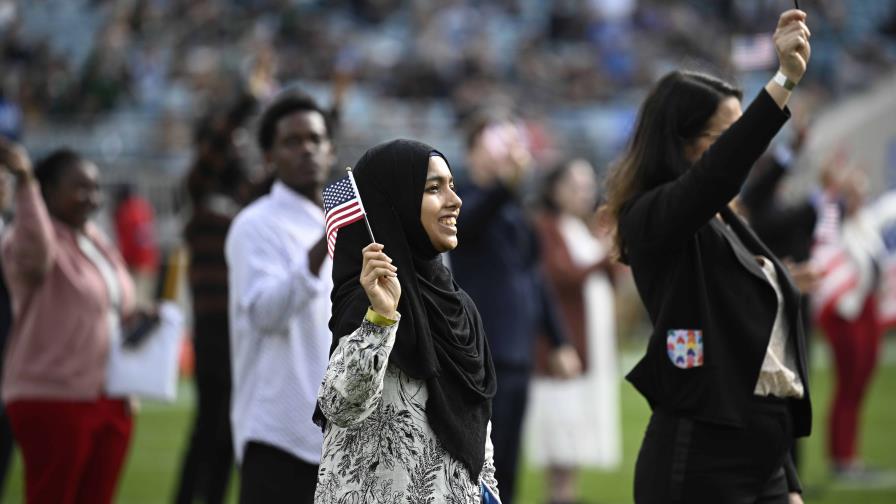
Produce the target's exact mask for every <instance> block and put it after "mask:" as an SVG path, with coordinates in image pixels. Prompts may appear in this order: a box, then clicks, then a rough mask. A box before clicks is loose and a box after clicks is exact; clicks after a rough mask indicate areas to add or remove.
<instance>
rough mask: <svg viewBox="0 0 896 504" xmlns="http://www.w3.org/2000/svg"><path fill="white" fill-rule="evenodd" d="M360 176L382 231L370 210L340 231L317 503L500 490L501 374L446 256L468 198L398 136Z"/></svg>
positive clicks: (320, 415) (319, 417)
mask: <svg viewBox="0 0 896 504" xmlns="http://www.w3.org/2000/svg"><path fill="white" fill-rule="evenodd" d="M354 174H355V179H356V182H357V186H358V191H359V192H360V194H361V198H362V200H363V203H364V207H365V209H366V210H367V216H368V219H369V220H370V225H371V227H372V229H373V234H374V236H376V238H377V241H378V243H370V239H369V237H368V234H367V230H366V229H365V225H364V223H363V222H360V221H359V222H356V223H354V224H351V225H349V226H347V227H344V228H342V229H340V230H339V233H338V238H337V240H336V246H335V252H334V257H333V285H334V287H333V294H332V301H333V313H332V317H331V318H330V330H331V331H332V332H333V334H334V335H336V336H335V337H334V342H333V345H334V348H333V350H332V352H331V357H330V364H329V366H328V368H327V373H326V375H325V377H324V381H323V384H322V385H321V388H320V392H319V394H318V405H319V411H318V412H317V413H316V414H315V420H316V421H317V422H318V423H319V424H320V425H322V426H323V427H324V445H323V454H322V457H321V465H320V471H319V473H318V486H317V495H316V497H315V502H318V503H331V502H332V503H336V502H346V500H345V499H348V502H366V503H386V502H389V503H391V502H399V501H401V502H404V501H406V500H410V501H412V502H418V501H421V502H452V503H464V504H466V503H479V502H483V496H482V493H481V492H483V490H484V489H485V488H486V487H487V488H488V489H489V490H490V492H491V493H493V494H495V495H496V494H497V482H496V481H495V479H494V470H495V469H494V465H493V463H492V453H491V452H492V445H491V441H490V439H489V429H490V423H489V418H490V416H491V400H492V396H493V395H494V393H495V377H494V369H493V367H492V361H491V355H490V353H489V350H488V344H487V343H486V339H485V334H484V331H483V329H482V323H481V321H480V318H479V313H478V312H477V311H476V307H475V305H473V302H472V301H471V300H470V298H469V296H467V294H466V293H465V292H464V291H462V290H461V289H460V288H459V287H458V286H457V284H456V283H455V282H454V279H453V277H452V276H451V272H450V271H449V270H448V269H447V268H446V267H445V266H444V265H443V263H442V260H441V253H443V252H447V251H449V250H452V249H453V248H455V247H456V246H457V228H456V223H457V216H458V213H459V212H460V208H461V200H460V198H459V197H458V196H457V194H455V193H454V181H453V178H452V176H451V171H450V169H449V167H448V162H447V161H446V160H445V157H444V156H443V155H442V154H441V153H439V152H438V151H436V150H435V149H433V148H432V147H430V146H428V145H425V144H422V143H419V142H414V141H410V140H395V141H392V142H388V143H385V144H382V145H378V146H376V147H374V148H372V149H370V150H368V151H367V152H366V153H365V154H364V155H363V156H362V157H361V159H360V160H359V161H358V163H357V165H356V166H355V169H354ZM386 251H388V255H387V254H386Z"/></svg>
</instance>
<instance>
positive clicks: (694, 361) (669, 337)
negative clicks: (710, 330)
mask: <svg viewBox="0 0 896 504" xmlns="http://www.w3.org/2000/svg"><path fill="white" fill-rule="evenodd" d="M666 354H668V355H669V360H670V361H672V364H674V365H675V367H678V368H681V369H690V368H695V367H699V366H702V365H703V331H699V330H696V329H669V332H667V333H666Z"/></svg>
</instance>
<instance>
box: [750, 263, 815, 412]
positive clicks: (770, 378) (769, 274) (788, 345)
mask: <svg viewBox="0 0 896 504" xmlns="http://www.w3.org/2000/svg"><path fill="white" fill-rule="evenodd" d="M756 259H757V260H758V261H759V263H760V265H761V266H762V272H763V273H765V277H766V278H767V279H768V282H769V283H770V284H771V285H772V287H773V288H774V289H775V295H776V296H777V298H778V311H777V313H776V315H775V323H774V325H772V335H771V338H770V339H769V342H768V348H767V349H766V351H765V360H763V361H762V368H761V369H760V371H759V380H758V381H757V382H756V389H755V390H754V391H753V393H754V394H755V395H758V396H775V397H795V398H802V397H803V394H804V393H805V390H804V387H803V382H802V380H800V375H799V373H797V372H796V369H797V367H796V349H795V348H794V345H793V343H792V342H791V341H790V338H788V337H787V335H788V334H789V327H788V325H787V318H786V317H785V316H784V295H783V294H782V293H781V286H780V285H779V283H778V272H777V271H775V265H774V264H773V263H772V262H771V261H769V260H768V259H766V258H764V257H762V256H757V257H756Z"/></svg>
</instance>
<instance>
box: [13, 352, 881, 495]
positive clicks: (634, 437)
mask: <svg viewBox="0 0 896 504" xmlns="http://www.w3.org/2000/svg"><path fill="white" fill-rule="evenodd" d="M890 339H891V340H892V338H890ZM888 343H889V344H888V345H887V348H886V350H887V351H885V352H884V354H885V355H884V357H883V362H882V365H881V367H880V368H879V371H878V373H877V376H876V377H875V380H874V383H873V385H872V387H871V390H870V392H869V397H868V399H867V402H866V408H865V410H864V416H863V419H862V434H863V435H862V439H861V452H862V453H863V454H864V455H865V458H866V460H867V462H868V463H869V464H871V465H874V466H876V467H879V468H884V469H890V470H893V471H896V435H894V433H893V429H894V426H896V404H894V402H893V401H892V400H891V394H892V391H894V390H896V341H890V342H888ZM816 348H817V349H818V350H819V351H817V352H816V358H815V359H814V361H815V362H814V371H813V375H812V378H811V384H812V387H813V388H812V390H813V396H814V400H815V412H816V422H815V433H814V435H813V436H812V437H811V438H809V439H808V441H807V442H806V444H805V446H806V449H805V451H804V453H805V456H804V459H805V464H804V468H803V474H804V476H803V483H804V484H805V486H806V495H805V500H806V502H807V503H818V504H822V503H824V504H853V503H858V504H892V503H896V487H891V488H887V489H876V490H872V489H866V490H846V489H841V488H838V487H837V486H836V485H834V484H832V483H831V482H830V481H829V479H828V473H827V465H826V463H825V458H824V444H823V440H824V436H825V428H826V426H825V417H826V412H827V403H828V399H829V396H830V390H831V383H832V382H831V378H832V377H831V371H832V370H831V368H830V366H829V365H827V360H828V359H827V356H826V352H825V351H824V348H823V343H822V342H821V341H818V344H817V345H816ZM622 391H623V392H622V414H623V422H624V423H623V432H624V445H623V446H624V453H625V459H624V461H623V464H622V466H621V468H620V469H619V470H618V471H616V472H604V473H599V472H594V471H589V472H587V473H586V474H585V476H584V477H583V478H582V492H583V496H584V499H585V502H588V503H593V504H617V503H618V504H623V503H629V502H631V488H632V471H633V466H634V461H635V456H636V455H637V450H638V445H639V443H640V438H641V435H642V433H643V430H644V427H645V425H646V422H647V417H648V408H647V405H646V403H645V402H644V400H643V399H642V398H641V397H640V396H639V395H637V393H636V392H635V391H634V389H633V388H632V387H631V386H630V385H628V384H625V383H624V384H623V385H622ZM191 392H192V390H191V388H190V387H189V386H185V387H183V388H182V393H181V394H180V397H179V400H178V402H177V403H176V404H173V405H158V404H145V405H144V407H143V409H142V411H141V412H140V414H139V417H138V421H137V429H136V435H135V438H134V440H133V446H132V448H131V451H130V454H129V459H128V462H127V466H126V468H125V474H124V478H123V480H122V482H121V485H120V489H119V493H118V502H120V503H123V504H161V503H165V502H170V501H171V495H172V493H173V488H172V487H173V485H174V484H175V483H176V480H177V471H178V468H179V464H180V456H181V452H182V450H183V444H184V440H185V439H186V436H187V434H188V432H187V428H188V425H189V422H190V420H191V414H192V413H191V404H192V398H191ZM520 485H521V489H520V492H519V495H520V496H521V498H520V502H521V504H541V503H542V502H544V499H543V495H544V479H543V477H542V474H541V473H540V472H538V471H534V470H525V471H524V474H523V475H522V477H521V478H520ZM235 489H236V483H235V482H234V484H233V485H232V488H231V491H230V498H231V499H230V500H231V501H232V502H235V501H236V499H235V494H236V492H235ZM3 497H4V498H3V502H5V503H15V502H22V501H23V499H22V465H21V461H20V460H19V459H17V460H16V462H15V466H14V468H13V470H12V473H11V475H10V479H9V481H8V482H7V488H6V491H5V495H4V496H3Z"/></svg>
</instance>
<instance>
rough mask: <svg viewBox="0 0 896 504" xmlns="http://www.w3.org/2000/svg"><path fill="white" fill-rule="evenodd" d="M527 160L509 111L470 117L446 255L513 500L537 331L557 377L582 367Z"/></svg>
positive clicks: (505, 488) (507, 496)
mask: <svg viewBox="0 0 896 504" xmlns="http://www.w3.org/2000/svg"><path fill="white" fill-rule="evenodd" d="M530 161H531V155H530V154H529V150H528V148H527V147H526V145H525V141H524V138H523V136H522V132H521V131H520V129H519V128H518V127H517V125H516V123H515V122H514V121H513V120H512V119H511V118H510V117H509V116H508V115H502V114H500V113H488V112H485V113H481V114H479V115H478V116H477V117H474V118H473V119H472V120H471V123H470V127H469V130H468V134H467V163H468V165H467V167H468V175H469V179H470V180H469V183H468V184H467V185H465V186H461V187H459V189H458V195H459V196H460V197H461V199H463V201H464V211H463V213H462V214H461V216H460V218H459V219H458V221H457V227H458V240H459V241H460V243H463V246H461V247H458V248H457V249H455V250H454V251H452V252H451V256H450V260H451V265H452V269H453V270H454V276H455V279H456V280H457V283H458V284H459V285H460V286H461V288H463V289H464V290H465V291H467V293H468V294H469V295H470V297H471V298H473V301H474V302H475V303H476V307H477V308H478V309H479V312H480V313H481V315H482V322H483V324H484V326H485V333H486V335H487V337H488V341H489V346H490V347H491V351H492V359H493V360H494V363H495V372H496V376H497V380H498V390H497V393H496V394H495V398H494V401H493V410H492V411H493V412H492V423H493V425H494V430H493V431H492V432H493V433H492V441H493V442H494V445H495V469H496V471H497V472H496V479H497V480H498V481H499V482H500V484H501V500H502V502H504V503H505V504H512V503H513V494H514V485H515V484H516V471H517V462H518V457H519V447H520V431H521V429H522V423H523V417H524V415H525V411H526V401H527V398H528V394H529V381H530V379H531V376H532V366H533V363H534V362H533V361H534V359H533V353H534V343H535V336H536V335H537V334H538V333H539V332H540V331H542V330H543V331H544V333H545V334H546V335H547V336H548V337H549V338H550V340H551V345H552V347H553V349H554V350H552V352H551V359H550V360H551V361H552V363H553V365H554V367H555V369H556V371H557V374H558V375H559V376H560V377H563V378H570V377H573V376H576V375H577V374H578V373H579V370H580V367H581V363H580V362H579V358H578V355H577V354H576V351H575V349H574V348H573V347H572V346H571V345H570V344H569V343H568V339H567V337H566V330H565V328H564V327H563V324H562V322H561V320H560V318H559V315H558V313H557V308H556V306H555V304H554V299H553V297H552V296H551V294H550V290H549V288H548V286H547V284H546V283H545V280H544V277H543V275H542V272H541V263H540V252H539V244H538V239H537V236H536V235H535V230H534V229H533V227H532V223H531V222H530V221H529V219H528V218H527V216H526V212H525V210H524V209H523V207H522V204H521V197H522V196H521V194H520V191H521V186H522V183H523V180H524V179H525V178H526V174H527V172H528V169H529V165H530ZM510 307H512V309H509V308H510Z"/></svg>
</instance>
